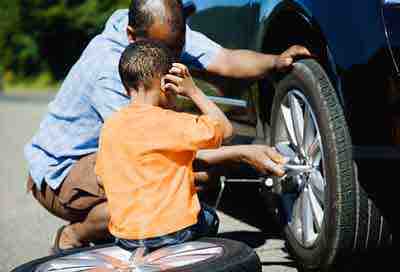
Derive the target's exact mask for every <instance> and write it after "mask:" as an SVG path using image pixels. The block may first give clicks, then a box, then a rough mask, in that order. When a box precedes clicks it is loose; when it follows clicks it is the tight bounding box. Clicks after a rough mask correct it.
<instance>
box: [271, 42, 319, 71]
mask: <svg viewBox="0 0 400 272" xmlns="http://www.w3.org/2000/svg"><path fill="white" fill-rule="evenodd" d="M301 56H311V53H310V51H308V49H307V48H305V47H303V46H300V45H294V46H291V47H289V49H287V50H286V51H285V52H283V53H282V54H280V55H278V56H276V58H275V64H274V70H275V71H278V72H279V71H285V70H286V69H287V68H289V67H291V66H292V64H293V62H294V59H295V58H296V57H301Z"/></svg>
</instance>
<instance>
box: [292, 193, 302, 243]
mask: <svg viewBox="0 0 400 272" xmlns="http://www.w3.org/2000/svg"><path fill="white" fill-rule="evenodd" d="M292 211H293V213H292V218H291V225H292V231H293V232H294V234H295V235H296V237H297V239H299V240H301V239H302V236H301V235H302V230H301V229H302V223H301V199H300V198H297V199H296V201H295V202H294V205H293V209H292Z"/></svg>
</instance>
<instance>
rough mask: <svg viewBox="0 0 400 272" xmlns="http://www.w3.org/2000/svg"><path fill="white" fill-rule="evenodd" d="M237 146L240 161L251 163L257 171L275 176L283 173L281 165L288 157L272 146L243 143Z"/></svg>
mask: <svg viewBox="0 0 400 272" xmlns="http://www.w3.org/2000/svg"><path fill="white" fill-rule="evenodd" d="M239 148H240V150H239V153H240V154H241V156H240V157H241V161H243V162H246V163H248V164H250V165H252V166H253V167H254V168H256V169H257V170H258V171H259V172H261V173H264V174H267V173H270V174H273V175H276V176H283V175H284V174H285V171H284V170H283V165H284V164H285V163H287V162H288V159H287V158H285V157H284V156H282V155H281V154H280V153H278V152H277V151H276V150H275V149H274V148H272V147H270V146H267V145H243V146H239Z"/></svg>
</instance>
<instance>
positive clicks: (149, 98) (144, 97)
mask: <svg viewBox="0 0 400 272" xmlns="http://www.w3.org/2000/svg"><path fill="white" fill-rule="evenodd" d="M152 85H153V86H150V87H149V88H145V87H144V86H143V85H142V86H141V87H139V88H138V89H137V90H132V91H131V92H130V94H131V97H132V104H146V105H151V106H159V105H160V86H159V84H158V85H155V84H152Z"/></svg>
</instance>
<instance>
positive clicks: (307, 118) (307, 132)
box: [303, 106, 316, 150]
mask: <svg viewBox="0 0 400 272" xmlns="http://www.w3.org/2000/svg"><path fill="white" fill-rule="evenodd" d="M315 134H316V129H315V127H314V122H313V119H312V117H311V112H310V108H309V106H306V107H305V110H304V136H303V148H304V150H308V149H309V147H310V145H311V144H312V142H313V139H314V137H315Z"/></svg>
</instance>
